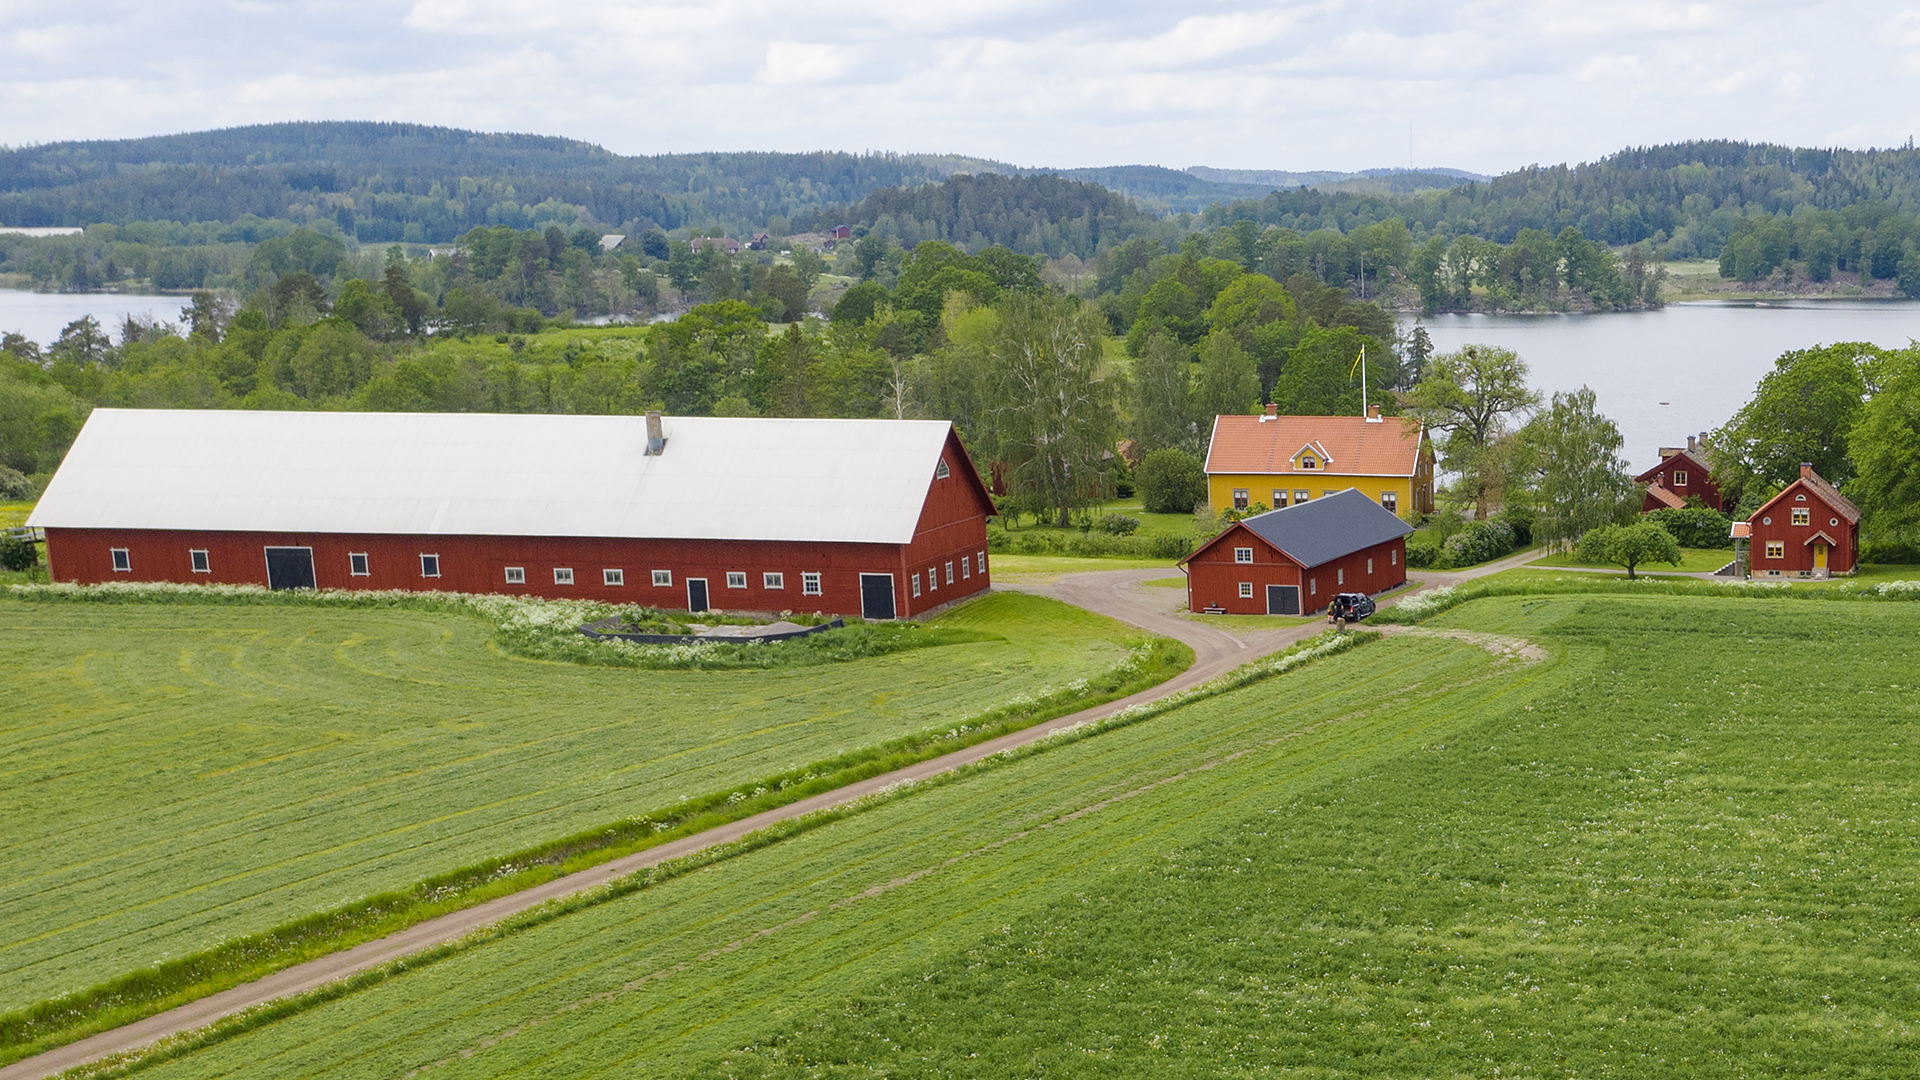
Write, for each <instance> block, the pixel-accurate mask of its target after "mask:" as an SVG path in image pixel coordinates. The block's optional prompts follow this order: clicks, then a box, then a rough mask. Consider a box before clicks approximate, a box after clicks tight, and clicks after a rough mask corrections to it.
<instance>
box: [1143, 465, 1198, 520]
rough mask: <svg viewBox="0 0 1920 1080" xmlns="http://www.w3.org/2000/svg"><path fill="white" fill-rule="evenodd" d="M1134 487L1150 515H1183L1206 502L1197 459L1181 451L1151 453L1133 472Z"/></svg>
mask: <svg viewBox="0 0 1920 1080" xmlns="http://www.w3.org/2000/svg"><path fill="white" fill-rule="evenodd" d="M1133 482H1134V486H1135V487H1136V488H1138V489H1139V491H1140V500H1141V502H1142V503H1144V504H1145V506H1146V508H1147V512H1148V513H1150V514H1185V513H1190V512H1191V511H1192V510H1193V508H1194V507H1195V506H1198V505H1199V504H1201V503H1203V502H1205V501H1206V499H1207V474H1206V473H1205V472H1204V471H1203V470H1202V469H1201V466H1200V459H1199V458H1197V457H1194V456H1193V455H1192V454H1189V453H1187V452H1186V451H1184V450H1173V449H1167V450H1155V451H1154V452H1153V453H1151V454H1148V455H1147V456H1146V457H1144V458H1142V459H1141V460H1140V466H1139V468H1136V469H1135V470H1134V471H1133Z"/></svg>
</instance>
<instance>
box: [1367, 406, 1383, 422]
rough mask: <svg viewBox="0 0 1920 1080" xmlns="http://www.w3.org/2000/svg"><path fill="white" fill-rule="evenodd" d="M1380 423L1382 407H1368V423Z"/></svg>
mask: <svg viewBox="0 0 1920 1080" xmlns="http://www.w3.org/2000/svg"><path fill="white" fill-rule="evenodd" d="M1379 422H1380V406H1378V405H1369V406H1367V423H1369V424H1377V423H1379Z"/></svg>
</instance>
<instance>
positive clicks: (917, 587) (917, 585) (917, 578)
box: [908, 570, 920, 596]
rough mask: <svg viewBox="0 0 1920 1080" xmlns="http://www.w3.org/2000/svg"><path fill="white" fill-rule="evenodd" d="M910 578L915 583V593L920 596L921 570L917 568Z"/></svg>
mask: <svg viewBox="0 0 1920 1080" xmlns="http://www.w3.org/2000/svg"><path fill="white" fill-rule="evenodd" d="M908 580H909V581H910V582H911V583H912V585H913V595H915V596H919V595H920V571H918V570H915V571H914V572H913V577H911V578H909V579H908Z"/></svg>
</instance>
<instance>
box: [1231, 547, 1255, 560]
mask: <svg viewBox="0 0 1920 1080" xmlns="http://www.w3.org/2000/svg"><path fill="white" fill-rule="evenodd" d="M1233 561H1234V562H1237V563H1251V562H1253V549H1252V548H1250V547H1237V548H1234V549H1233Z"/></svg>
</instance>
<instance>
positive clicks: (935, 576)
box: [927, 566, 940, 592]
mask: <svg viewBox="0 0 1920 1080" xmlns="http://www.w3.org/2000/svg"><path fill="white" fill-rule="evenodd" d="M927 591H928V592H939V591H940V568H939V567H937V566H929V567H927Z"/></svg>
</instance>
